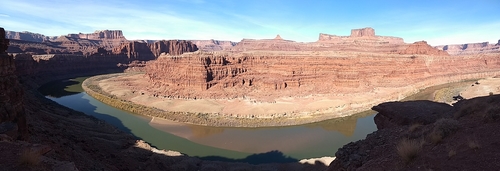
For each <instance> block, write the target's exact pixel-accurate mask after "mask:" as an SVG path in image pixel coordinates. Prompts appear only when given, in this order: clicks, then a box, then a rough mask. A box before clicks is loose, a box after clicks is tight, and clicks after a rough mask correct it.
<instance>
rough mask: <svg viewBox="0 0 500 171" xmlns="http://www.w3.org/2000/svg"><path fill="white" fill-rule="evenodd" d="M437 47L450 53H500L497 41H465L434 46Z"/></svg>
mask: <svg viewBox="0 0 500 171" xmlns="http://www.w3.org/2000/svg"><path fill="white" fill-rule="evenodd" d="M436 48H437V49H439V50H443V51H446V52H448V53H449V54H450V55H473V54H481V53H500V40H499V43H496V44H494V43H489V42H481V43H467V44H453V45H440V46H436Z"/></svg>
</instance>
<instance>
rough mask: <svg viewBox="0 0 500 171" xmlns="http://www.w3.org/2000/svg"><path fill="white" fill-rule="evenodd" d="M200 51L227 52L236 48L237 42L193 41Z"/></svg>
mask: <svg viewBox="0 0 500 171" xmlns="http://www.w3.org/2000/svg"><path fill="white" fill-rule="evenodd" d="M191 42H193V43H194V44H195V45H196V46H197V47H198V49H201V50H203V51H207V52H211V51H220V50H227V49H230V48H232V47H233V46H235V45H236V44H237V43H236V42H231V41H221V40H214V39H211V40H191Z"/></svg>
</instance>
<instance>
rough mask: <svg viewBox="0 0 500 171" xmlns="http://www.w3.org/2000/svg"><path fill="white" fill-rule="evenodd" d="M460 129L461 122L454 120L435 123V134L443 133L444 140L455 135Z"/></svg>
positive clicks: (441, 120) (445, 119)
mask: <svg viewBox="0 0 500 171" xmlns="http://www.w3.org/2000/svg"><path fill="white" fill-rule="evenodd" d="M458 129H460V122H458V121H457V120H454V119H448V118H443V119H439V120H437V121H436V122H435V123H434V130H433V132H436V133H441V136H442V138H445V137H447V136H448V135H450V134H452V133H455V132H456V131H457V130H458Z"/></svg>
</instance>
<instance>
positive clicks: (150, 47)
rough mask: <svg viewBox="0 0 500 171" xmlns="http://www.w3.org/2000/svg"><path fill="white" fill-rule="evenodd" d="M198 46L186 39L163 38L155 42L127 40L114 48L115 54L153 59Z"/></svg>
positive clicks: (189, 50)
mask: <svg viewBox="0 0 500 171" xmlns="http://www.w3.org/2000/svg"><path fill="white" fill-rule="evenodd" d="M197 50H198V48H197V46H196V45H195V44H193V43H191V42H190V41H185V40H162V41H157V42H154V43H142V42H135V41H134V42H127V43H122V44H121V45H120V46H118V47H116V48H114V49H113V51H112V53H113V54H117V55H119V54H124V55H127V57H128V58H130V59H135V60H153V59H156V58H157V57H158V56H160V54H163V53H165V54H170V55H180V54H183V53H185V52H194V51H197Z"/></svg>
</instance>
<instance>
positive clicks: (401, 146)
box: [396, 139, 422, 163]
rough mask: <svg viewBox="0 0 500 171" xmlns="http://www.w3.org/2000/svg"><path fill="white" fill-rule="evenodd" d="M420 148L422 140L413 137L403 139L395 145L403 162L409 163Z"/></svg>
mask: <svg viewBox="0 0 500 171" xmlns="http://www.w3.org/2000/svg"><path fill="white" fill-rule="evenodd" d="M421 149H422V141H420V140H415V139H413V140H410V139H403V140H401V141H400V142H399V143H398V144H397V146H396V150H397V153H398V154H399V156H401V159H402V160H403V161H404V162H405V163H409V162H411V161H412V160H413V159H414V158H415V157H417V155H418V153H419V152H420V150H421Z"/></svg>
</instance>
